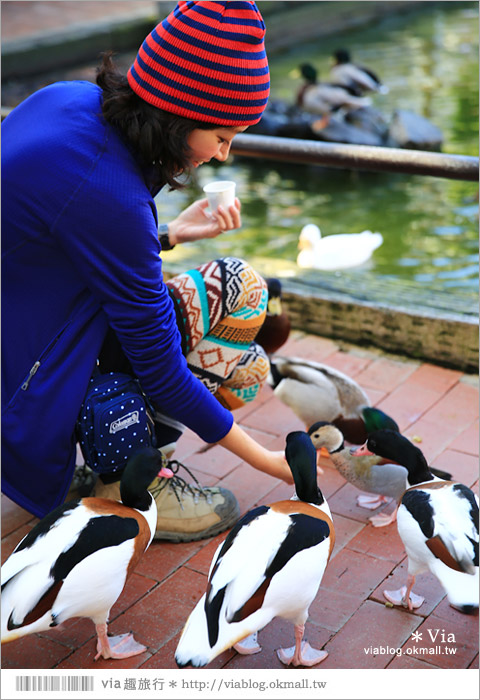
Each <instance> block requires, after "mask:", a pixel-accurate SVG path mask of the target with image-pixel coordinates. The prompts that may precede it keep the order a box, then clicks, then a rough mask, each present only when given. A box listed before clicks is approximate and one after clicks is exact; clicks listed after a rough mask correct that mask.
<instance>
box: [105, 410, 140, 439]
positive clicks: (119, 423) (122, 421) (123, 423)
mask: <svg viewBox="0 0 480 700" xmlns="http://www.w3.org/2000/svg"><path fill="white" fill-rule="evenodd" d="M135 423H140V416H139V414H138V411H132V412H131V413H127V414H126V415H125V416H122V417H121V418H117V420H114V421H113V423H110V432H111V433H114V434H115V433H118V431H119V430H124V429H125V428H129V427H130V426H131V425H135Z"/></svg>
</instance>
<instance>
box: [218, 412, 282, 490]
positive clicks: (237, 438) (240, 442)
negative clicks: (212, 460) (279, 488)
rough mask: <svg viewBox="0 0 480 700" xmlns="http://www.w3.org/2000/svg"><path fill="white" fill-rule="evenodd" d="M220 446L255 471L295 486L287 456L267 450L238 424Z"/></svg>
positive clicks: (222, 440) (231, 429)
mask: <svg viewBox="0 0 480 700" xmlns="http://www.w3.org/2000/svg"><path fill="white" fill-rule="evenodd" d="M218 444H219V445H222V447H225V448H226V449H227V450H230V452H233V453H234V454H236V455H237V456H238V457H240V458H241V459H243V460H244V461H245V462H247V463H248V464H250V465H251V466H252V467H254V468H255V469H258V470H259V471H261V472H265V473H266V474H270V476H273V477H275V478H277V479H282V480H283V481H285V482H286V483H287V484H293V476H292V472H291V471H290V467H289V466H288V464H287V460H286V459H285V454H284V453H283V452H272V451H271V450H267V449H266V448H265V447H263V446H262V445H260V444H259V443H258V442H257V441H256V440H254V439H253V438H252V437H250V435H249V434H248V433H246V432H245V431H244V430H243V429H242V428H241V427H240V426H239V425H238V424H237V423H234V424H233V425H232V427H231V428H230V431H229V432H228V433H227V434H226V435H225V437H224V438H222V439H221V440H220V441H219V443H218Z"/></svg>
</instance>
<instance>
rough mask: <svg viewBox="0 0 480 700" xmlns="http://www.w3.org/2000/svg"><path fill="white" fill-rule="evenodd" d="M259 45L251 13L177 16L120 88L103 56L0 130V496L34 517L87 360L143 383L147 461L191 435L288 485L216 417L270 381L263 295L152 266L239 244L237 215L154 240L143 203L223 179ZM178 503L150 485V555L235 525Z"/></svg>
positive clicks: (60, 474) (187, 9) (64, 488)
mask: <svg viewBox="0 0 480 700" xmlns="http://www.w3.org/2000/svg"><path fill="white" fill-rule="evenodd" d="M264 33H265V27H264V24H263V20H262V18H261V15H260V14H259V12H258V10H257V8H256V6H255V4H254V3H253V2H234V3H233V2H232V3H231V2H226V1H224V0H222V1H221V2H208V1H203V0H202V1H201V2H180V3H179V4H178V6H177V7H176V9H175V10H174V11H173V12H172V13H171V14H170V15H169V16H168V17H167V18H166V19H165V20H164V21H163V22H162V23H161V24H159V25H158V26H157V27H156V28H155V29H154V30H153V31H152V33H151V34H150V35H149V36H148V37H147V38H146V39H145V41H144V43H143V45H142V47H141V48H140V50H139V52H138V55H137V58H136V60H135V62H134V64H133V65H132V67H131V68H130V70H129V72H128V76H127V79H125V78H122V77H121V76H119V75H118V74H117V73H116V71H115V69H114V67H113V64H112V62H111V59H110V58H109V57H108V56H107V57H105V58H104V61H103V65H102V66H101V68H100V71H99V75H98V85H93V84H91V83H87V82H82V81H72V82H68V83H56V84H54V85H51V86H48V87H46V88H44V89H42V90H40V91H39V92H37V93H35V94H34V95H32V96H31V97H30V98H28V99H27V100H26V101H25V102H24V103H22V104H21V105H19V106H18V107H17V108H16V109H15V110H14V111H13V113H12V114H11V115H10V116H9V117H8V118H7V119H6V120H5V121H4V123H3V125H2V131H3V150H2V180H3V188H2V196H3V198H4V206H3V207H2V213H3V248H4V250H3V256H4V257H3V260H4V262H3V275H2V280H3V294H2V301H3V319H4V332H3V334H2V338H3V348H2V351H3V379H2V382H3V392H2V401H3V402H4V404H3V406H4V407H3V420H2V429H3V485H2V488H3V491H4V492H5V493H6V494H7V495H8V496H9V497H10V498H12V499H13V500H15V501H16V502H17V503H19V504H20V505H21V506H23V507H24V508H27V509H28V510H29V511H31V512H32V513H34V514H35V515H37V516H39V517H41V516H43V515H45V513H47V512H49V511H50V510H51V509H52V508H54V507H55V506H57V505H58V504H59V503H61V502H62V501H63V500H64V498H65V496H66V494H67V492H68V489H69V486H70V483H71V479H72V474H73V470H74V463H75V444H76V438H75V423H76V420H77V418H78V413H79V410H80V407H81V405H82V402H83V399H84V396H85V393H86V390H87V386H88V382H89V379H90V377H91V375H92V372H93V371H94V368H95V367H96V365H97V362H98V360H100V368H101V369H102V370H104V371H105V370H109V369H125V366H127V367H128V368H129V369H130V370H131V371H132V373H133V374H134V375H135V376H136V377H137V378H138V379H139V380H140V383H141V385H142V388H143V390H144V391H145V393H146V394H147V396H148V397H149V398H150V400H151V402H152V403H153V405H154V406H155V409H156V410H157V416H156V419H157V436H158V437H159V438H160V446H161V445H162V444H163V445H164V446H165V445H167V443H170V444H171V443H172V442H175V440H176V439H177V438H178V437H179V435H180V434H181V429H182V428H183V426H188V427H189V428H191V429H192V430H194V431H195V432H196V433H197V434H198V435H199V436H200V437H201V438H202V439H203V440H205V441H206V442H209V443H214V442H218V443H219V444H221V445H223V446H224V447H225V448H227V449H228V450H230V451H232V452H234V453H235V454H236V455H238V456H239V457H241V458H242V459H243V460H245V461H246V462H248V463H249V464H250V465H252V466H253V467H254V468H256V469H260V470H262V471H264V472H266V473H269V474H271V475H272V476H275V477H279V478H282V479H284V480H286V481H288V482H290V481H291V476H290V473H289V469H288V466H287V464H286V462H285V460H284V457H283V454H281V453H277V452H271V451H269V450H266V449H265V448H263V447H262V446H261V445H259V444H258V443H257V442H256V441H254V440H253V439H252V438H250V437H249V436H248V435H247V434H246V433H245V432H244V431H243V430H242V429H241V428H240V427H239V426H238V425H237V424H236V423H235V422H234V421H233V417H232V414H231V412H230V410H229V409H231V408H235V407H236V406H238V405H242V404H243V402H244V401H245V400H247V399H251V398H254V396H255V395H256V393H257V392H258V389H259V388H260V386H261V385H262V383H263V381H264V380H265V376H266V371H267V369H268V368H267V364H266V361H265V356H264V354H263V353H262V352H261V351H260V350H259V348H258V346H255V344H254V343H253V339H254V336H255V334H256V332H257V331H258V328H259V327H260V326H261V324H262V321H263V317H264V313H265V304H266V293H265V284H264V282H263V280H262V279H261V278H260V277H259V276H258V275H257V274H256V273H255V272H254V271H253V270H252V269H251V268H250V267H249V266H248V265H247V264H246V263H245V262H243V261H239V260H236V259H234V258H227V259H225V260H222V261H214V262H213V263H209V264H207V265H204V266H202V268H200V269H199V270H198V271H191V272H190V273H186V274H185V275H181V276H179V277H178V278H174V279H173V280H172V281H171V282H169V283H168V284H165V283H164V281H163V278H162V261H161V258H160V255H159V254H160V252H161V248H165V247H167V248H168V247H171V246H172V245H175V244H176V243H183V242H187V241H190V240H194V239H198V238H204V237H214V236H216V235H218V234H220V233H221V232H222V231H225V230H230V229H234V228H238V227H239V226H240V224H241V219H240V203H239V202H238V200H237V201H236V204H235V206H233V207H230V208H229V210H228V211H226V210H225V209H222V208H219V209H218V211H217V212H216V213H215V214H214V215H207V214H206V212H205V208H206V201H205V200H201V201H200V202H196V203H194V204H193V205H191V206H190V207H189V208H188V209H186V210H185V211H184V212H183V213H182V214H180V216H179V217H178V218H177V219H175V220H174V221H172V222H171V223H170V224H169V225H168V226H166V227H165V226H163V227H161V228H160V235H159V231H158V229H157V226H158V223H157V213H156V207H155V204H154V201H153V197H154V196H155V195H156V194H157V192H158V191H159V189H160V188H161V187H163V186H164V185H169V186H170V187H173V188H175V187H178V186H179V183H178V180H177V178H178V176H179V175H181V174H182V173H186V172H187V171H188V170H189V169H190V168H192V167H193V168H195V167H198V166H199V165H200V164H201V163H203V162H208V161H209V160H211V159H212V158H216V159H217V160H220V161H224V160H225V159H226V158H227V156H228V153H229V149H230V145H231V142H232V139H233V138H234V136H235V134H237V133H239V132H241V131H244V130H245V129H246V128H247V126H249V125H250V124H254V123H256V122H258V121H259V120H260V118H261V115H262V112H263V109H264V108H265V105H266V102H267V99H268V91H269V73H268V63H267V58H266V54H265V49H264V43H263V38H264ZM127 80H128V82H127ZM159 241H160V242H159ZM169 451H170V453H171V449H170V450H169ZM108 476H109V475H107V478H105V479H104V480H103V482H99V483H98V488H97V489H96V492H97V495H106V496H110V497H118V496H117V494H118V478H119V474H118V473H116V474H114V475H111V478H108ZM115 480H117V481H115ZM104 482H105V483H104ZM109 482H113V483H109ZM185 486H186V484H185V482H184V481H183V480H182V479H181V478H180V477H174V478H173V479H171V480H168V481H162V482H159V483H158V484H157V485H156V488H155V491H156V495H157V505H158V510H159V520H158V522H157V537H162V538H167V539H172V540H177V541H178V540H183V541H188V540H192V539H200V538H202V537H207V536H211V535H213V534H216V533H217V532H221V531H222V530H224V529H226V528H227V527H230V526H231V525H232V524H233V522H234V521H235V520H236V518H237V517H238V515H239V510H238V504H237V502H236V499H235V497H234V496H233V494H231V493H230V492H228V491H226V490H225V489H206V488H204V489H202V488H200V489H198V488H194V487H192V488H190V487H189V488H185Z"/></svg>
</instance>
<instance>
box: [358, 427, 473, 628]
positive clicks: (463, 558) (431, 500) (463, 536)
mask: <svg viewBox="0 0 480 700" xmlns="http://www.w3.org/2000/svg"><path fill="white" fill-rule="evenodd" d="M372 453H373V454H376V455H379V456H381V457H384V458H386V459H391V460H395V461H397V462H399V463H400V464H402V465H403V466H404V467H406V469H407V471H408V477H407V486H408V488H407V490H406V491H405V494H404V495H403V496H402V498H401V501H400V506H399V508H398V514H397V525H398V533H399V535H400V537H401V539H402V542H403V544H404V546H405V551H406V552H407V555H408V578H407V584H406V585H405V586H402V587H401V588H400V589H398V590H396V591H387V590H386V591H384V593H383V594H384V596H385V598H386V599H387V600H388V601H389V602H390V603H392V604H393V605H402V606H404V607H408V609H409V610H413V609H414V608H418V607H420V605H422V603H423V601H424V598H422V597H421V596H418V595H416V594H414V593H413V591H412V589H413V586H414V585H415V577H416V576H417V574H420V573H422V572H425V571H430V572H431V573H432V574H433V575H434V576H435V577H436V578H437V579H438V581H439V582H440V584H441V585H442V587H443V588H444V590H445V592H446V594H447V598H448V601H449V603H450V605H451V606H452V607H454V608H457V609H458V610H460V611H461V612H463V613H467V614H472V613H476V612H477V611H478V604H479V585H478V584H479V580H478V497H477V496H476V495H475V494H474V493H473V491H472V490H471V489H470V488H468V487H467V486H465V485H464V484H460V483H458V482H456V481H447V480H444V479H439V478H438V477H436V476H434V475H433V474H432V472H431V469H430V468H429V466H428V464H427V461H426V459H425V457H424V455H423V453H422V451H421V450H420V449H419V448H418V447H416V446H415V445H413V444H412V443H411V442H410V441H409V440H408V439H407V438H405V437H403V436H402V435H400V434H399V433H396V432H394V431H390V430H379V431H377V432H374V433H372V434H371V435H370V436H369V438H368V440H367V441H366V444H365V445H364V446H362V447H360V448H358V450H357V451H356V454H359V455H361V454H367V455H368V454H372Z"/></svg>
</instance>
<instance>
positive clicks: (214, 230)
mask: <svg viewBox="0 0 480 700" xmlns="http://www.w3.org/2000/svg"><path fill="white" fill-rule="evenodd" d="M207 207H208V200H207V199H199V200H198V201H197V202H194V203H193V204H191V205H190V206H189V207H187V208H186V209H184V211H182V213H181V214H179V215H178V216H177V218H176V219H174V220H173V221H171V222H170V223H169V225H168V239H169V241H170V243H171V245H175V244H176V243H187V242H188V241H198V240H201V239H202V238H215V237H216V236H218V235H219V234H220V233H223V232H224V231H231V230H232V229H236V228H240V226H241V225H242V220H241V217H240V208H241V204H240V200H239V199H235V205H233V206H231V207H229V208H228V210H227V209H225V208H224V207H222V206H219V207H218V209H217V210H216V211H214V212H207V211H206V209H207Z"/></svg>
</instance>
